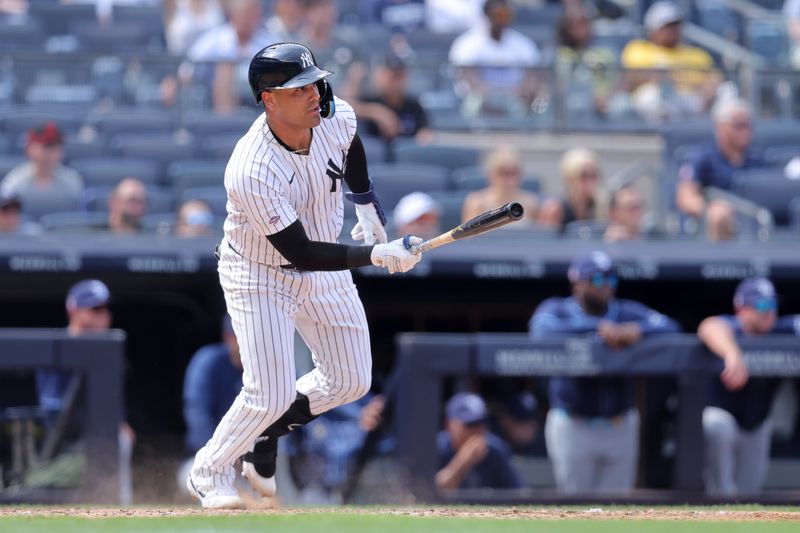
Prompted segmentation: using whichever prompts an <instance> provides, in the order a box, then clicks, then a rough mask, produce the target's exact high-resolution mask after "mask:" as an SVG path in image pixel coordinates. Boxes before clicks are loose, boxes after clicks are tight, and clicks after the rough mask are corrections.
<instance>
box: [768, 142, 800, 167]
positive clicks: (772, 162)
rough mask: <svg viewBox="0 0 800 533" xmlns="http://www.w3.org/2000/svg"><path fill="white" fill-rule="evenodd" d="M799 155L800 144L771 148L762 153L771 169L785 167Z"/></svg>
mask: <svg viewBox="0 0 800 533" xmlns="http://www.w3.org/2000/svg"><path fill="white" fill-rule="evenodd" d="M798 155H800V145H798V144H794V145H791V144H790V145H778V146H769V147H767V148H765V149H764V152H763V153H762V156H763V158H764V161H766V162H767V164H768V165H769V166H771V167H783V166H785V165H786V163H788V162H789V161H791V160H792V158H794V157H796V156H798Z"/></svg>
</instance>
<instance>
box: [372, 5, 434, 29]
mask: <svg viewBox="0 0 800 533" xmlns="http://www.w3.org/2000/svg"><path fill="white" fill-rule="evenodd" d="M364 4H366V5H365V6H364V7H363V8H362V10H363V11H364V12H365V15H366V16H365V17H364V18H365V21H366V22H378V23H380V24H383V25H384V26H386V27H387V28H390V29H392V30H396V31H409V30H414V29H416V28H419V27H422V26H423V25H424V24H425V0H367V1H366V2H364Z"/></svg>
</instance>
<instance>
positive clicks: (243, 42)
mask: <svg viewBox="0 0 800 533" xmlns="http://www.w3.org/2000/svg"><path fill="white" fill-rule="evenodd" d="M226 5H227V10H226V14H227V19H228V21H227V22H225V23H224V24H221V25H219V26H216V27H215V28H212V29H210V30H208V31H206V32H205V33H203V34H202V35H200V37H198V39H197V41H196V42H195V43H194V45H192V47H191V48H189V51H188V56H189V59H191V60H192V61H233V62H238V61H240V60H245V59H246V60H248V61H249V60H250V58H252V57H253V56H254V55H255V54H256V53H257V52H258V51H259V50H261V49H262V48H264V47H265V46H267V45H268V44H270V43H272V42H273V41H274V39H273V38H272V36H271V35H269V34H268V33H267V31H266V29H265V28H264V13H263V10H262V7H261V2H260V0H230V1H229V2H227V4H226Z"/></svg>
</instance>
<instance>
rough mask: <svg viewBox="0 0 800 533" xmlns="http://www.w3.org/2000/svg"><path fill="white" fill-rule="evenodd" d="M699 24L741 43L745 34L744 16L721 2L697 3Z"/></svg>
mask: <svg viewBox="0 0 800 533" xmlns="http://www.w3.org/2000/svg"><path fill="white" fill-rule="evenodd" d="M695 19H696V22H697V24H698V25H699V26H700V27H702V28H705V29H706V30H708V31H710V32H711V33H714V34H716V35H719V36H720V37H724V38H726V39H728V40H729V41H732V42H735V43H741V41H742V39H743V35H744V30H743V22H742V17H741V16H740V15H739V14H738V13H737V12H736V11H734V10H732V9H730V8H729V7H726V6H725V5H723V4H722V3H721V2H717V1H714V0H706V1H705V2H696V3H695Z"/></svg>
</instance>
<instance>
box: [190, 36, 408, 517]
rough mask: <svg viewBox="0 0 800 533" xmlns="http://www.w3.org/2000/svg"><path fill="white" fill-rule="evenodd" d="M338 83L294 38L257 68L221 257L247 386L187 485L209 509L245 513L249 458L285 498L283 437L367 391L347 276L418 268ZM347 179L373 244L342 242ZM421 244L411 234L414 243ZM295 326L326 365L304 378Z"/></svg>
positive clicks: (358, 316)
mask: <svg viewBox="0 0 800 533" xmlns="http://www.w3.org/2000/svg"><path fill="white" fill-rule="evenodd" d="M330 74H331V72H328V71H326V70H322V69H320V68H319V67H317V64H316V61H315V59H314V56H313V55H312V53H311V51H310V50H309V49H308V48H306V47H305V46H303V45H300V44H295V43H278V44H273V45H270V46H267V47H266V48H264V49H263V50H261V51H260V52H258V53H257V54H256V55H255V57H253V59H252V60H251V62H250V69H249V81H250V86H251V88H252V91H253V96H254V97H255V99H256V102H257V103H258V105H263V106H264V111H265V112H264V113H263V114H262V115H261V116H259V117H258V118H257V119H256V120H255V122H254V123H253V125H252V126H251V127H250V130H249V131H248V132H247V133H246V134H245V135H244V137H242V138H241V139H240V140H239V142H238V143H237V144H236V147H235V148H234V150H233V154H232V155H231V158H230V161H229V162H228V166H227V168H226V170H225V189H226V190H227V195H228V203H227V211H228V216H227V218H226V219H225V227H224V229H225V236H224V238H223V240H222V242H221V243H220V245H219V250H218V257H219V267H218V271H219V277H220V282H221V284H222V288H223V291H224V294H225V302H226V304H227V307H228V313H229V314H230V316H231V318H232V322H233V329H234V331H235V333H236V337H237V338H238V339H239V345H240V350H241V356H242V365H243V367H244V374H243V387H242V390H241V392H240V393H239V395H238V396H237V398H236V400H235V401H234V402H233V404H232V406H231V408H230V410H229V411H228V412H227V413H226V414H225V416H224V417H223V418H222V420H221V421H220V423H219V425H218V426H217V428H216V430H215V431H214V435H213V436H212V437H211V440H209V441H208V443H207V444H206V445H205V446H204V447H203V448H202V449H200V450H199V451H198V452H197V455H196V456H195V460H194V465H193V466H192V469H191V473H190V474H189V477H188V479H187V486H188V488H189V491H190V492H191V493H192V494H193V495H194V496H195V497H196V498H197V499H199V500H200V502H201V504H202V506H203V507H206V508H216V509H225V508H241V507H244V501H243V500H242V499H241V497H240V496H239V494H238V493H237V491H236V489H235V488H234V486H233V482H234V478H235V470H234V468H235V466H234V465H235V463H236V462H237V461H238V460H239V459H240V458H241V459H242V474H243V475H244V477H245V478H246V479H247V480H248V481H249V482H250V483H251V485H252V486H253V488H254V489H255V490H256V491H257V492H259V493H260V494H262V495H264V496H272V495H274V494H275V480H274V475H275V460H276V456H277V450H278V438H279V437H280V436H282V435H285V434H287V433H288V432H289V431H291V430H292V429H294V428H296V427H298V426H300V425H302V424H306V423H308V422H310V421H311V420H313V419H314V418H316V417H317V416H318V415H319V414H321V413H323V412H325V411H327V410H329V409H332V408H334V407H336V406H339V405H342V404H344V403H347V402H351V401H353V400H356V399H358V398H359V397H361V396H363V395H364V394H365V393H366V392H367V391H368V390H369V388H370V379H371V367H372V360H371V353H370V341H369V332H368V329H367V320H366V317H365V315H364V308H363V306H362V304H361V301H360V300H359V297H358V292H357V290H356V287H355V285H354V284H353V279H352V276H351V274H350V271H349V269H351V268H356V267H360V266H366V265H375V266H378V267H383V268H386V269H387V270H388V271H389V272H390V273H395V272H407V271H408V270H411V269H412V268H413V267H414V265H416V264H417V262H419V260H420V257H421V256H420V255H419V254H413V253H411V252H409V251H408V250H407V249H406V247H405V246H404V245H403V243H402V239H398V240H396V241H393V242H390V243H386V240H387V239H386V231H385V229H384V226H385V222H386V218H385V216H384V214H383V210H382V209H381V206H380V203H379V202H378V198H377V196H376V195H375V192H374V189H373V184H372V182H371V180H370V179H369V177H368V173H367V161H366V155H365V153H364V147H363V145H362V143H361V140H360V139H359V137H358V134H357V133H356V117H355V114H354V113H353V109H352V108H351V107H350V105H349V104H348V103H347V102H345V101H343V100H341V99H339V98H337V97H335V96H334V95H333V92H332V89H331V87H330V85H329V84H328V82H327V81H326V80H325V78H326V77H327V76H329V75H330ZM321 118H324V119H325V120H321ZM342 181H344V182H346V183H347V185H348V186H349V188H350V190H351V191H352V193H347V196H348V198H349V199H350V200H352V201H353V202H354V203H355V209H356V215H357V217H358V223H357V224H356V225H355V227H354V228H353V230H352V232H351V234H352V235H353V237H354V238H355V239H357V240H363V241H364V244H365V245H364V246H346V245H342V244H337V243H336V240H337V237H338V235H339V233H340V232H341V230H342V224H343V213H344V201H343V194H342ZM376 242H377V244H376ZM421 242H422V239H418V238H416V237H413V238H411V244H412V245H418V244H420V243H421ZM295 329H297V331H299V332H300V335H301V336H302V337H303V339H304V340H305V342H306V344H307V345H308V346H309V347H310V348H311V351H312V358H313V361H314V365H315V368H314V370H312V371H311V372H309V373H308V374H306V375H304V376H302V377H301V378H299V379H297V380H295V366H294V353H293V337H294V331H295Z"/></svg>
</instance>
